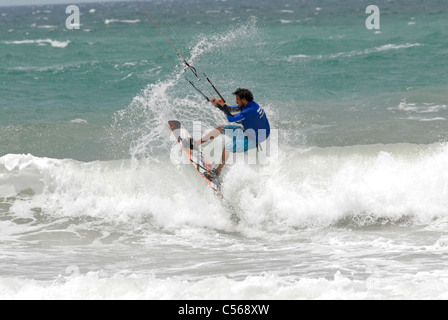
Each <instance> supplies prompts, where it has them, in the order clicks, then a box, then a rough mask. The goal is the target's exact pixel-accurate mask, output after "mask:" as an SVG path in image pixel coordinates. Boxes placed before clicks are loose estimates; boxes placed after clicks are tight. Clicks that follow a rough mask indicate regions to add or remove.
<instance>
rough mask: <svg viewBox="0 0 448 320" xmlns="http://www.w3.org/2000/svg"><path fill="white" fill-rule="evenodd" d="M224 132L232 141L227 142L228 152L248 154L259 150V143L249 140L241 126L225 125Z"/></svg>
mask: <svg viewBox="0 0 448 320" xmlns="http://www.w3.org/2000/svg"><path fill="white" fill-rule="evenodd" d="M222 132H223V133H224V134H225V135H226V136H228V137H229V138H230V139H232V140H231V141H228V142H226V150H227V151H228V152H234V153H235V152H246V151H248V150H251V149H255V148H257V143H256V142H255V141H254V140H252V139H249V138H248V137H247V135H246V134H245V133H244V130H243V128H242V127H240V126H237V125H224V126H222Z"/></svg>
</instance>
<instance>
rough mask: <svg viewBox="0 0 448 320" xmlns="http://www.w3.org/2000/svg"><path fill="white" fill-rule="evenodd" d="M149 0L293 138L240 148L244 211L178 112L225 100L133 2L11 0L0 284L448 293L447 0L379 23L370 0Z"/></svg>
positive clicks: (205, 60)
mask: <svg viewBox="0 0 448 320" xmlns="http://www.w3.org/2000/svg"><path fill="white" fill-rule="evenodd" d="M142 3H143V5H144V6H145V8H146V9H147V10H148V12H150V14H151V16H152V17H153V18H154V19H155V20H156V21H157V23H158V24H159V26H160V27H161V28H162V30H163V31H164V32H165V33H166V34H167V36H168V37H169V38H170V40H171V41H172V42H173V43H174V45H175V46H176V47H177V48H178V49H179V51H181V52H182V54H183V55H184V56H185V57H186V58H187V59H188V61H190V63H191V64H192V65H194V66H195V67H196V68H197V69H198V70H199V71H201V72H206V73H207V75H208V76H210V78H211V79H212V80H213V82H214V83H215V85H216V86H217V87H218V89H219V90H220V91H221V93H223V95H224V96H225V97H226V98H227V99H228V100H229V101H231V100H233V97H232V95H231V93H232V92H233V90H234V89H236V88H237V87H247V88H250V89H251V90H252V91H253V93H254V95H255V99H256V101H257V102H258V103H260V104H261V105H262V106H264V108H265V110H266V113H267V115H268V117H269V119H270V121H271V126H272V128H274V129H275V130H276V132H277V133H278V141H279V144H278V157H277V158H275V159H274V160H273V161H270V162H269V163H267V164H264V165H250V164H246V163H244V161H243V162H237V163H235V164H232V165H229V166H227V167H226V168H225V170H224V171H223V194H224V196H225V198H226V201H227V203H228V204H230V206H231V207H233V208H234V209H233V210H231V209H230V207H229V206H227V205H226V203H224V202H222V201H221V200H220V199H219V198H217V197H216V196H215V195H214V194H213V192H212V191H211V190H210V188H208V186H207V185H206V184H205V183H204V182H203V181H202V180H201V178H200V177H198V175H197V173H196V172H195V171H194V170H193V169H192V168H191V167H190V166H187V165H183V164H182V163H181V159H178V158H176V157H175V156H174V157H173V150H174V151H176V149H175V144H176V143H175V142H173V141H172V139H171V133H170V131H169V129H168V126H167V121H168V120H173V119H176V120H180V121H182V123H184V124H185V126H186V127H188V128H193V126H194V122H195V121H200V127H201V129H202V130H203V131H207V130H209V129H212V128H213V127H215V126H217V125H219V124H222V123H225V118H224V116H223V115H222V114H220V113H219V112H218V111H216V110H214V109H213V108H211V107H210V105H208V104H207V103H205V102H204V101H203V99H202V97H201V96H200V95H198V94H197V92H196V91H194V89H193V88H192V87H191V86H190V85H189V84H188V83H187V82H186V81H185V80H184V75H186V76H187V77H189V78H190V79H192V80H193V79H194V77H192V75H191V74H188V73H186V74H184V73H183V72H182V68H183V65H182V61H181V60H179V59H178V57H177V55H176V52H175V51H174V50H173V48H172V47H171V45H170V44H169V43H168V42H167V41H166V39H165V38H164V37H163V36H162V35H161V34H160V32H159V31H158V30H157V28H156V27H155V26H154V25H153V24H152V22H151V21H149V19H148V17H147V16H146V15H145V13H144V12H143V11H142V9H141V8H140V7H139V6H138V4H137V3H135V2H133V1H130V2H123V3H117V2H112V3H101V4H100V3H98V4H95V3H91V4H79V5H78V6H79V9H80V13H81V15H80V23H81V25H80V28H79V30H76V29H75V30H70V29H67V27H66V19H67V18H68V16H69V15H68V14H66V13H65V9H66V5H41V6H39V5H34V6H17V7H4V6H0V96H1V99H0V299H23V298H25V299H36V298H37V299H61V298H62V299H72V298H82V299H248V300H250V299H447V298H448V293H447V292H448V291H447V288H448V271H447V270H448V255H447V254H448V172H447V170H446V168H447V165H448V143H447V136H448V124H447V120H448V90H447V89H448V87H447V83H448V73H447V71H448V7H447V6H446V1H441V0H440V1H439V0H428V1H424V2H422V1H415V0H410V1H409V0H407V1H404V0H402V1H383V0H379V1H376V3H375V4H376V5H377V6H378V7H379V9H380V17H381V20H380V21H381V24H380V29H379V30H375V29H374V30H368V29H367V28H366V25H365V21H366V19H367V17H368V16H369V14H366V13H365V11H366V7H367V6H368V5H370V4H373V3H370V1H359V0H356V1H355V0H349V1H336V0H317V1H314V0H313V1H311V0H302V1H294V0H282V1H267V0H262V1H260V0H256V1H255V0H248V1H236V0H227V1H214V0H203V1H199V0H182V1H180V0H172V1H150V2H142ZM175 153H176V152H174V154H175ZM235 212H236V214H237V215H238V217H239V219H240V221H239V223H235V220H234V219H233V218H232V217H233V215H234V214H235Z"/></svg>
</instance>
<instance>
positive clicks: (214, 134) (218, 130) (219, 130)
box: [194, 126, 222, 147]
mask: <svg viewBox="0 0 448 320" xmlns="http://www.w3.org/2000/svg"><path fill="white" fill-rule="evenodd" d="M220 134H222V126H219V127H218V128H216V129H213V130H212V131H210V132H209V133H208V134H207V135H205V136H204V137H202V138H201V139H200V140H197V141H195V143H194V145H195V147H199V146H200V145H201V144H203V143H206V142H207V141H209V140H213V139H215V138H216V137H218V136H219V135H220Z"/></svg>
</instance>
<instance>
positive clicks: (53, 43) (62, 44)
mask: <svg viewBox="0 0 448 320" xmlns="http://www.w3.org/2000/svg"><path fill="white" fill-rule="evenodd" d="M4 43H5V44H38V45H41V46H45V45H51V46H52V47H53V48H66V47H67V46H68V45H69V44H70V43H71V41H70V40H67V41H57V40H51V39H39V40H19V41H5V42H4Z"/></svg>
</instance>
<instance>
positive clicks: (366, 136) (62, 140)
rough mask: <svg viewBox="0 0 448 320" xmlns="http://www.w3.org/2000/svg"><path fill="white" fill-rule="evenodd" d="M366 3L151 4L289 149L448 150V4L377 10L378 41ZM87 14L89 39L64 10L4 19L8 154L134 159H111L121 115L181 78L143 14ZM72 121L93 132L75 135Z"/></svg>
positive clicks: (127, 7)
mask: <svg viewBox="0 0 448 320" xmlns="http://www.w3.org/2000/svg"><path fill="white" fill-rule="evenodd" d="M366 3H367V2H362V1H361V2H360V1H348V2H344V4H343V5H342V4H341V2H340V1H320V2H312V3H308V2H290V1H289V2H288V1H286V2H277V1H275V2H269V1H262V2H259V1H257V3H256V5H255V3H251V2H244V4H240V3H239V2H236V1H227V2H216V1H207V2H205V3H204V2H196V1H186V2H181V3H180V2H177V1H163V2H157V1H156V2H151V3H148V5H149V7H150V9H149V10H150V12H151V14H152V15H153V16H154V17H155V18H156V20H157V21H158V23H159V24H160V26H161V27H162V29H163V30H164V31H165V33H167V35H168V36H169V37H170V38H171V40H172V41H173V42H174V44H175V45H176V46H177V47H178V48H179V50H180V51H181V52H183V54H184V55H185V56H186V57H187V59H189V57H191V54H192V53H191V51H192V50H193V49H194V48H196V49H198V48H199V49H202V50H204V52H203V53H201V54H199V55H198V56H197V57H196V59H195V61H194V62H195V63H194V64H195V66H196V68H198V69H199V70H201V71H206V72H207V73H208V75H209V76H211V78H212V79H213V80H214V82H216V85H217V87H218V88H219V89H220V90H221V91H222V92H223V93H224V95H226V97H227V99H233V98H232V96H231V92H233V89H235V87H238V86H246V87H249V88H251V89H252V90H253V91H254V92H255V96H256V98H257V100H258V101H260V103H262V104H264V105H267V106H268V109H270V110H271V113H272V119H273V120H272V121H273V122H274V126H275V127H277V128H278V129H280V130H283V129H285V130H293V131H300V132H301V133H300V134H299V136H300V140H297V141H296V140H294V139H292V140H291V142H292V144H296V143H301V144H303V145H307V146H344V145H358V144H359V145H363V144H374V143H398V142H410V143H425V144H427V143H433V142H437V141H439V140H443V139H445V137H446V133H447V131H446V128H447V126H446V118H447V113H448V107H447V103H446V100H447V94H446V92H447V91H446V83H447V80H448V79H447V77H448V76H447V73H446V70H447V63H448V59H447V54H448V47H447V41H446V39H447V32H448V31H447V29H448V28H447V23H448V22H447V19H446V17H447V9H446V5H445V4H444V3H443V2H442V1H430V2H425V3H424V4H420V2H418V1H412V2H409V1H394V2H380V3H378V6H379V7H380V10H381V29H380V30H367V28H366V27H365V19H366V18H367V17H368V15H367V14H366V13H365V8H366V6H367V5H366ZM79 7H80V11H81V14H82V16H81V24H82V26H81V28H80V30H68V29H67V28H66V27H65V19H66V18H67V17H68V15H67V14H65V6H43V7H37V6H36V7H26V6H24V7H2V8H1V12H2V19H1V31H0V32H1V39H2V41H1V42H0V46H1V47H0V49H1V51H0V52H1V62H0V69H1V71H2V72H1V74H0V77H1V78H0V82H1V84H2V85H1V89H0V90H1V95H2V97H4V99H2V101H0V108H1V113H2V117H1V119H0V125H1V130H2V137H3V141H2V154H7V153H32V154H35V155H39V156H51V157H56V158H64V157H68V158H74V159H79V160H98V159H117V158H118V159H120V158H126V157H128V156H129V154H128V151H129V150H128V147H129V146H128V145H126V144H123V145H121V146H120V147H119V148H113V149H114V151H113V153H112V154H111V152H109V151H108V150H109V149H110V148H109V146H108V144H109V143H113V142H112V141H108V140H110V139H112V138H111V137H110V136H109V134H106V132H108V131H110V130H108V129H110V126H111V125H113V123H112V122H113V120H112V119H113V118H114V114H115V113H116V112H117V111H120V110H123V109H126V108H127V107H128V106H129V105H131V103H132V101H133V98H135V97H139V95H140V93H141V91H142V90H143V89H145V87H146V86H147V85H148V84H155V83H157V82H160V81H162V82H163V81H167V80H168V79H170V77H173V75H174V74H176V72H178V69H179V67H180V66H181V64H182V63H181V62H180V61H179V60H178V59H177V57H176V53H175V51H174V50H173V49H172V48H171V46H170V45H169V43H168V42H167V41H166V40H165V39H164V38H163V36H162V35H161V34H160V33H159V32H158V30H157V29H156V28H155V27H154V25H153V24H152V23H151V22H150V21H148V18H147V17H146V15H145V13H144V12H143V11H142V10H141V9H140V7H139V6H138V5H137V3H133V2H130V3H118V4H117V3H110V4H101V5H100V4H97V5H95V4H88V5H86V4H81V5H79ZM92 9H93V10H94V11H93V10H92ZM185 12H187V14H184V13H185ZM217 17H219V19H217ZM202 41H204V43H203V44H201V43H202ZM206 42H208V43H206ZM209 45H210V47H208V46H209ZM201 46H202V48H201ZM170 91H171V92H170V94H171V98H172V99H175V98H178V99H182V98H184V97H186V96H187V95H188V96H189V97H190V98H189V99H191V100H192V101H191V104H194V103H198V101H200V100H199V98H198V99H196V98H195V97H193V96H192V95H193V93H194V92H192V89H191V88H190V87H189V85H188V83H187V82H185V81H183V79H182V80H181V81H178V82H177V83H175V84H173V85H172V86H171V87H170ZM188 107H189V106H185V108H188ZM165 108H170V106H165ZM208 111H209V109H207V108H206V107H204V112H208ZM77 119H82V120H85V122H83V121H78V122H76V121H75V123H71V122H70V121H73V120H77ZM183 120H184V119H183ZM185 120H187V121H192V120H194V119H185ZM210 125H211V126H213V125H215V124H214V123H210ZM130 129H131V130H132V129H133V128H130ZM17 130H19V131H20V133H19V134H17V133H16V131H17ZM55 133H57V134H55ZM36 135H41V136H42V139H41V141H36V139H33V137H35V136H36ZM293 136H296V134H293ZM115 138H116V137H115ZM33 140H34V141H33ZM67 142H70V143H67ZM127 142H128V141H127Z"/></svg>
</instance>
